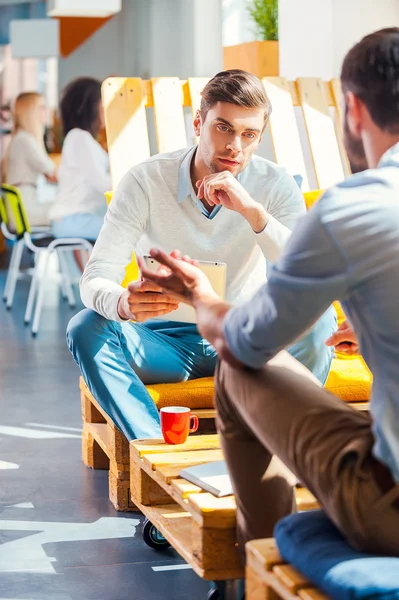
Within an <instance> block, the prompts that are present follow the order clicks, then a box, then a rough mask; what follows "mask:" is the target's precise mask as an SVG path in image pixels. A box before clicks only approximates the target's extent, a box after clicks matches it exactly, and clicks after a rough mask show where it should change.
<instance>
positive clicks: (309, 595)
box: [298, 588, 329, 600]
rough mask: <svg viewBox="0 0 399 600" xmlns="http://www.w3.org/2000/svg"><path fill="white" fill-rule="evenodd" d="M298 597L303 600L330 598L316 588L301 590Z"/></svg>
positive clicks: (325, 599)
mask: <svg viewBox="0 0 399 600" xmlns="http://www.w3.org/2000/svg"><path fill="white" fill-rule="evenodd" d="M298 597H299V598H301V600H329V596H327V595H326V594H323V592H320V591H319V590H317V589H316V588H305V589H304V590H300V591H299V592H298Z"/></svg>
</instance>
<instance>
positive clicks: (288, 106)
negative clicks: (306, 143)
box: [262, 77, 309, 192]
mask: <svg viewBox="0 0 399 600" xmlns="http://www.w3.org/2000/svg"><path fill="white" fill-rule="evenodd" d="M262 81H263V85H264V86H265V89H266V93H267V95H268V97H269V98H270V101H271V103H272V109H273V110H272V114H271V116H270V121H269V127H270V136H271V139H272V144H273V150H274V158H275V161H276V162H277V163H278V164H279V165H282V166H284V167H285V168H286V169H287V171H288V172H289V173H291V174H292V175H296V174H298V175H301V176H302V178H303V182H302V190H303V191H304V192H306V191H308V190H309V182H308V176H307V173H306V166H305V160H304V158H303V152H302V147H301V141H300V137H299V132H298V127H297V123H296V118H295V109H294V105H293V102H292V96H291V88H290V85H289V83H288V81H287V80H286V79H284V78H283V77H265V78H264V79H263V80H262Z"/></svg>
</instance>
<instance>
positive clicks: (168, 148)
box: [151, 77, 187, 153]
mask: <svg viewBox="0 0 399 600" xmlns="http://www.w3.org/2000/svg"><path fill="white" fill-rule="evenodd" d="M151 84H152V95H153V98H154V119H155V130H156V136H157V141H158V151H159V152H160V153H163V152H173V151H174V150H180V149H181V148H185V147H186V146H187V135H186V125H185V122H184V113H183V105H182V88H181V83H180V79H179V78H178V77H154V78H152V79H151Z"/></svg>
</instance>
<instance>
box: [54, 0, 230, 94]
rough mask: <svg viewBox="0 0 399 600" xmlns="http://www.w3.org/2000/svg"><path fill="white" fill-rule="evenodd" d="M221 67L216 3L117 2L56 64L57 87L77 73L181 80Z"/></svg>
mask: <svg viewBox="0 0 399 600" xmlns="http://www.w3.org/2000/svg"><path fill="white" fill-rule="evenodd" d="M222 65H223V55H222V16H221V0H123V5H122V11H121V12H120V13H119V14H118V15H116V16H115V17H114V18H113V19H111V21H109V22H108V23H106V24H105V25H104V26H103V27H102V28H101V29H100V30H99V31H97V32H96V33H95V34H94V35H93V36H92V37H91V38H90V39H89V40H88V41H87V42H85V43H84V44H83V45H82V46H81V47H80V48H78V49H77V50H76V51H75V52H74V53H73V54H72V55H71V56H69V57H68V58H66V59H63V60H60V87H63V86H64V85H65V84H66V83H67V82H68V81H70V80H71V79H73V78H74V77H77V76H79V75H91V76H93V77H98V78H99V79H105V78H106V77H108V76H109V75H120V76H136V77H143V78H148V77H152V76H177V77H181V78H186V77H189V76H208V75H209V76H210V75H212V74H213V73H216V72H217V71H220V70H221V68H222Z"/></svg>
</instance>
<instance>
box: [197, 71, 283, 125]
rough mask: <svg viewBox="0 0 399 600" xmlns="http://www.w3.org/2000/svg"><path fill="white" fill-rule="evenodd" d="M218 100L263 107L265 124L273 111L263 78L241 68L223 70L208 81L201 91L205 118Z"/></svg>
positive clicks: (201, 109) (249, 106) (203, 116)
mask: <svg viewBox="0 0 399 600" xmlns="http://www.w3.org/2000/svg"><path fill="white" fill-rule="evenodd" d="M217 102H229V103H230V104H236V105H237V106H246V107H247V108H263V109H264V111H265V125H266V123H267V121H268V119H269V117H270V114H271V112H272V105H271V103H270V100H269V98H268V97H267V94H266V90H265V87H264V85H263V83H262V82H261V80H260V79H258V78H257V77H256V76H255V75H252V73H248V72H247V71H241V69H230V70H229V71H221V72H220V73H218V74H217V75H215V77H213V78H212V79H211V80H210V81H208V83H207V84H206V86H205V87H204V89H203V90H202V92H201V107H200V113H201V117H202V119H203V120H205V117H206V115H207V114H208V111H209V109H210V108H212V106H214V105H215V104H216V103H217Z"/></svg>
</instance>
